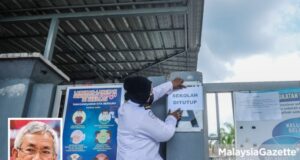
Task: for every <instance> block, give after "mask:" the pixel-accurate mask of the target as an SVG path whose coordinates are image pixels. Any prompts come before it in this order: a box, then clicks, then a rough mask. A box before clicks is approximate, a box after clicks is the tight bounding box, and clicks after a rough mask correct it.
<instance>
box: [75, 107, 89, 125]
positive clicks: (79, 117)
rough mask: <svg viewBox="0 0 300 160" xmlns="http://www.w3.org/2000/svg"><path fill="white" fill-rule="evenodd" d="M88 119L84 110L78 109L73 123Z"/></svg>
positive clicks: (80, 122)
mask: <svg viewBox="0 0 300 160" xmlns="http://www.w3.org/2000/svg"><path fill="white" fill-rule="evenodd" d="M85 119H86V114H85V112H84V111H83V110H77V111H76V112H75V113H74V114H73V117H72V120H73V123H75V124H82V123H83V122H84V121H85Z"/></svg>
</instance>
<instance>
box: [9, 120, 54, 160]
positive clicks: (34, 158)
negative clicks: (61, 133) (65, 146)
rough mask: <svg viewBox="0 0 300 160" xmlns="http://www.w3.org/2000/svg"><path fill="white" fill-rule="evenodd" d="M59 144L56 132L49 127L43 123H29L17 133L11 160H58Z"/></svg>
mask: <svg viewBox="0 0 300 160" xmlns="http://www.w3.org/2000/svg"><path fill="white" fill-rule="evenodd" d="M58 124H59V123H58ZM58 128H59V126H58ZM11 132H12V130H11ZM59 144H60V142H59V138H58V135H57V131H55V130H54V129H53V128H52V127H51V126H49V125H48V124H46V123H44V122H40V121H31V122H29V123H27V124H26V125H25V126H23V127H22V128H21V129H19V130H18V131H17V134H16V137H15V140H14V142H13V148H12V150H11V151H12V152H11V159H12V160H58V157H59Z"/></svg>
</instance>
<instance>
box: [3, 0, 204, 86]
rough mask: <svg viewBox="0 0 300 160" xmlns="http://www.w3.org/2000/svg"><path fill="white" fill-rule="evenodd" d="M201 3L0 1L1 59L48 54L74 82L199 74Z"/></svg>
mask: <svg viewBox="0 0 300 160" xmlns="http://www.w3.org/2000/svg"><path fill="white" fill-rule="evenodd" d="M202 17H203V0H165V1H163V0H161V1H153V0H4V1H0V53H19V52H40V53H41V54H43V53H44V51H45V47H46V42H47V36H48V33H49V28H50V24H51V21H53V19H58V20H59V21H58V29H57V38H56V40H55V46H54V51H53V56H52V58H51V61H52V63H54V64H55V65H56V66H57V67H58V68H59V69H61V70H62V71H63V72H64V73H66V74H67V75H68V76H69V77H70V78H71V79H72V80H83V79H96V78H99V79H101V80H108V79H111V80H114V79H124V78H126V77H128V76H131V75H134V74H138V75H143V76H158V75H167V74H169V73H170V72H174V71H195V70H196V65H197V55H198V51H199V48H200V40H201V29H202Z"/></svg>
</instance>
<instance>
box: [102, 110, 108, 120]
mask: <svg viewBox="0 0 300 160" xmlns="http://www.w3.org/2000/svg"><path fill="white" fill-rule="evenodd" d="M109 116H110V115H109V113H108V112H107V111H104V112H102V119H103V120H104V121H107V120H109V118H110V117H109Z"/></svg>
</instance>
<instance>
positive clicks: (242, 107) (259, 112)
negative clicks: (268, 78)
mask: <svg viewBox="0 0 300 160" xmlns="http://www.w3.org/2000/svg"><path fill="white" fill-rule="evenodd" d="M234 103H235V104H234V105H235V118H236V121H259V120H278V119H281V110H280V104H279V93H278V92H266V93H241V92H235V93H234Z"/></svg>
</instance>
